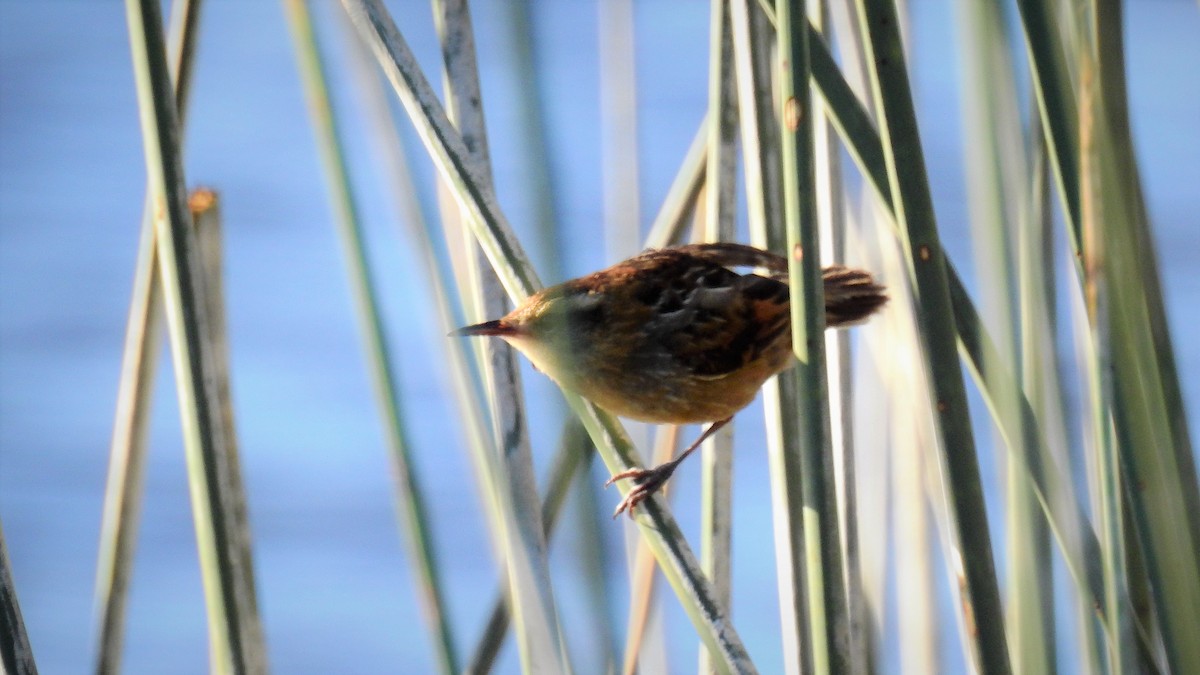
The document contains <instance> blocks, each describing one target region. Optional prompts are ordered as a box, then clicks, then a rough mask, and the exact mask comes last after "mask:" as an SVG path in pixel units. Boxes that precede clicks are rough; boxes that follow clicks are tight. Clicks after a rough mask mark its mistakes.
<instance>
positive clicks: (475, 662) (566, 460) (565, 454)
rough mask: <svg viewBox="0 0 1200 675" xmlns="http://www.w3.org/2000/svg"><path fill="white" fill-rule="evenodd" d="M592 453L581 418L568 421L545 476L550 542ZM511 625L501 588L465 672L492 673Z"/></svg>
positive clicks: (545, 512)
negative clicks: (574, 483)
mask: <svg viewBox="0 0 1200 675" xmlns="http://www.w3.org/2000/svg"><path fill="white" fill-rule="evenodd" d="M591 453H592V447H591V443H590V440H589V439H588V437H587V432H586V431H585V430H584V428H583V427H582V426H581V425H580V424H579V421H578V420H570V421H568V422H567V424H566V426H565V427H564V428H563V433H562V437H561V439H560V441H559V448H558V452H557V453H556V454H555V456H554V463H553V465H552V466H551V467H550V475H549V476H548V477H547V478H546V496H545V498H544V500H543V501H542V526H543V528H544V531H543V536H545V538H546V541H547V542H549V541H550V538H551V535H552V534H553V533H554V528H555V526H556V525H557V524H558V518H559V515H560V514H561V513H562V507H563V504H564V503H565V502H566V499H567V491H568V490H569V488H570V486H571V484H572V482H573V481H574V479H575V477H576V476H578V475H586V473H583V472H582V471H581V470H582V469H584V468H585V467H586V466H587V460H588V459H589V457H590V456H591ZM510 624H511V613H510V612H509V608H508V594H507V592H506V588H499V589H497V591H496V597H495V599H494V600H493V601H492V611H491V612H489V613H488V620H487V622H486V623H485V624H484V630H483V634H482V635H481V636H480V638H479V644H477V645H476V646H475V650H474V651H473V652H472V655H471V660H470V662H469V663H468V664H467V667H466V668H465V669H464V671H463V672H466V673H487V672H491V670H492V666H493V665H494V664H495V660H496V656H497V655H498V654H499V653H500V647H501V645H503V644H504V637H505V636H506V635H507V634H508V628H509V626H510Z"/></svg>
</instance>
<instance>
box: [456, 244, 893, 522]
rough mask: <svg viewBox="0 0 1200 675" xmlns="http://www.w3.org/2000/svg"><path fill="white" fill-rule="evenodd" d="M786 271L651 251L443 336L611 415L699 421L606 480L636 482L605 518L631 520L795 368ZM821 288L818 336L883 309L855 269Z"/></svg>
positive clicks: (750, 253) (770, 262)
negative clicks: (492, 350) (676, 449)
mask: <svg viewBox="0 0 1200 675" xmlns="http://www.w3.org/2000/svg"><path fill="white" fill-rule="evenodd" d="M735 268H761V269H763V270H765V271H766V274H765V275H760V274H757V273H754V272H747V273H744V274H742V273H739V272H737V271H735ZM787 269H788V261H787V260H786V259H785V258H783V257H782V256H779V255H776V254H774V253H771V252H769V251H765V250H762V249H758V248H755V247H752V246H747V245H744V244H736V243H731V242H722V243H706V244H689V245H685V246H677V247H671V248H662V249H650V250H647V251H644V252H642V253H641V254H639V255H637V256H634V257H632V258H629V259H628V260H624V261H622V262H619V263H617V264H615V265H613V266H612V267H608V268H606V269H603V270H600V271H598V272H595V273H593V274H590V275H587V276H583V277H579V278H577V279H572V280H570V281H566V282H563V283H561V284H557V285H555V286H550V287H547V288H545V289H543V290H541V291H539V292H538V293H535V294H533V295H531V296H529V297H528V298H527V299H526V300H525V301H524V302H522V303H520V305H519V306H518V307H516V308H515V309H513V310H512V311H511V312H509V313H508V314H507V315H505V316H504V317H501V318H499V319H493V320H491V321H485V322H483V323H478V324H474V325H470V326H466V327H464V328H460V329H458V330H456V331H453V332H452V333H450V335H451V336H492V337H499V338H501V339H503V340H504V341H505V342H507V343H509V344H510V345H512V346H513V347H515V348H516V349H517V350H518V351H520V352H521V353H522V354H524V355H525V356H526V357H527V358H528V359H529V360H530V361H531V362H532V364H533V366H534V367H535V368H536V369H537V370H539V371H540V372H542V373H544V374H546V375H547V376H549V377H550V378H551V379H552V380H554V381H555V382H557V383H558V384H559V385H560V386H561V387H564V388H566V389H570V390H572V391H575V392H577V393H579V394H580V395H582V396H583V397H584V398H587V399H589V400H590V401H592V402H593V403H595V404H596V405H598V406H599V407H601V408H603V409H604V410H607V411H608V412H610V413H613V414H615V415H619V416H622V417H627V418H630V419H634V420H639V421H643V422H651V423H656V424H705V423H707V424H708V427H707V428H706V429H705V430H704V431H703V432H702V433H701V434H700V437H699V438H698V439H696V442H694V443H692V444H691V445H690V446H689V447H688V448H687V449H686V450H684V451H683V452H682V453H679V454H678V455H677V456H675V457H674V458H673V459H671V460H670V461H668V462H665V463H663V464H660V465H658V466H656V467H653V468H650V469H643V468H632V469H629V470H627V471H623V472H620V473H618V474H616V475H614V476H612V477H611V478H610V479H609V480H608V482H607V483H606V484H605V487H608V486H609V485H612V484H613V483H615V482H616V481H620V480H626V479H632V480H633V481H634V482H635V486H634V488H633V489H632V490H630V492H629V493H628V494H627V495H626V497H625V499H624V500H623V501H621V502H620V503H619V504H618V505H617V508H616V510H615V511H614V512H613V517H614V518H616V517H617V516H619V515H620V514H621V513H622V512H628V514H629V516H630V517H633V515H634V510H635V509H636V508H637V507H638V505H639V504H641V503H642V502H643V501H644V500H645V499H646V498H648V497H649V496H650V495H651V494H653V493H654V492H655V491H656V490H658V489H659V488H660V487H662V486H663V485H664V484H665V483H666V482H667V480H668V479H670V477H671V476H672V474H673V473H674V472H675V469H676V468H677V467H678V466H679V464H680V462H682V461H683V460H684V459H685V458H687V456H688V455H690V454H691V453H692V452H693V451H694V450H695V449H696V448H697V447H699V446H700V444H701V443H703V442H704V440H705V439H707V438H708V437H709V436H711V435H713V434H714V433H716V432H717V431H718V430H719V429H721V428H722V427H723V426H725V425H726V424H728V423H729V422H730V420H732V419H733V416H734V415H735V414H736V413H737V412H738V411H739V410H741V409H742V408H744V407H746V406H747V405H749V404H750V402H751V401H753V400H754V397H755V396H756V395H757V393H758V390H759V388H761V387H762V385H763V383H764V382H765V381H766V380H767V379H768V378H770V377H771V376H773V375H776V374H778V373H780V372H782V371H784V370H786V369H788V368H789V367H791V366H792V365H793V364H794V363H795V358H794V356H793V352H792V336H791V310H790V307H789V298H790V291H789V287H788V284H787V276H786V275H787ZM822 279H823V282H824V283H823V286H824V296H825V324H826V326H827V327H830V328H835V327H844V326H850V325H854V324H857V323H860V322H862V321H865V320H866V319H867V318H868V317H870V316H871V315H872V314H874V313H875V312H876V311H878V310H879V309H880V308H881V307H883V306H884V305H885V304H886V303H887V300H888V297H887V294H886V289H885V288H884V287H883V286H881V285H879V284H877V283H876V282H875V279H874V277H873V276H872V275H871V273H870V272H867V271H865V270H861V269H854V268H849V267H843V266H840V265H833V266H829V267H825V268H824V269H823V270H822Z"/></svg>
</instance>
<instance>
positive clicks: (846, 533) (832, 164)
mask: <svg viewBox="0 0 1200 675" xmlns="http://www.w3.org/2000/svg"><path fill="white" fill-rule="evenodd" d="M828 5H829V3H828V2H825V1H824V0H821V1H818V2H812V3H809V4H808V18H809V28H810V32H809V36H810V37H809V39H810V40H812V39H813V37H812V36H813V34H814V33H813V32H812V29H814V28H815V29H818V30H820V31H821V32H822V34H823V35H825V36H828V35H829V34H830V32H831V31H830V26H829V24H830V17H829V16H828V15H829V6H828ZM810 51H811V50H810ZM810 73H811V66H810ZM811 100H812V109H813V114H812V116H811V120H812V125H813V130H812V133H813V160H814V162H813V181H814V195H815V197H816V201H817V203H816V209H815V210H816V218H817V227H818V230H819V233H820V234H819V237H818V238H819V240H820V245H821V261H822V262H823V263H842V262H845V260H846V234H847V233H846V222H845V221H846V209H847V205H848V203H847V202H846V201H845V199H844V197H845V195H844V194H843V186H842V163H841V149H840V147H839V146H838V142H837V132H836V131H834V128H833V125H832V124H831V123H830V122H829V113H828V112H827V111H826V105H825V102H824V100H822V99H821V98H820V97H813V98H812V99H811ZM850 346H851V342H850V332H849V331H845V330H839V331H833V332H829V331H826V333H825V358H826V373H827V375H828V378H829V401H830V404H829V420H830V445H831V447H832V451H833V452H832V455H831V456H830V457H831V464H832V466H833V470H834V476H835V478H836V483H835V485H836V497H837V514H838V531H839V534H840V537H841V539H840V541H839V546H840V550H841V554H842V560H843V561H844V562H843V565H842V574H843V577H844V579H843V584H844V587H845V592H846V612H847V619H846V626H847V627H846V630H847V638H846V639H847V645H848V652H849V659H850V660H849V663H848V668H849V671H848V672H851V673H861V674H863V675H865V673H866V672H867V669H868V662H869V660H870V659H869V657H870V649H869V648H868V647H867V646H868V645H869V644H870V640H869V638H868V636H867V630H866V629H867V623H866V622H867V619H866V606H865V604H864V598H863V594H862V578H861V573H860V563H859V555H860V554H859V545H858V509H857V502H858V497H857V488H856V485H857V479H856V470H855V461H854V457H855V449H854V448H855V445H854V416H853V410H854V406H853V402H854V391H853V382H854V380H853V377H852V375H851V362H852V360H853V354H852V353H851V349H850Z"/></svg>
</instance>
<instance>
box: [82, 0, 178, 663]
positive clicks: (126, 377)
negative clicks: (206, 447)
mask: <svg viewBox="0 0 1200 675" xmlns="http://www.w3.org/2000/svg"><path fill="white" fill-rule="evenodd" d="M200 6H201V3H200V2H199V0H177V1H176V2H175V3H173V4H172V6H171V20H170V32H169V35H168V38H167V53H168V60H169V67H170V69H171V81H172V82H174V85H175V106H176V108H177V110H178V111H179V117H180V120H179V124H180V126H181V133H182V126H183V124H184V121H185V117H186V115H185V113H186V110H187V99H188V92H189V90H190V87H189V86H188V84H189V83H190V82H191V72H192V63H194V59H193V58H192V56H193V54H194V53H195V44H196V34H197V30H196V27H197V25H198V24H199V18H200ZM151 200H152V193H151V190H150V185H149V179H147V186H146V199H145V204H144V206H143V207H142V221H141V222H142V229H141V236H140V240H139V242H138V254H137V263H136V267H135V270H134V281H133V294H132V298H131V300H130V304H129V318H128V320H127V322H126V328H125V346H124V351H123V352H122V356H121V382H120V385H119V388H118V390H117V410H116V415H115V418H116V419H115V421H114V422H113V436H112V442H111V445H110V451H109V465H108V479H107V481H106V483H105V488H104V493H105V494H104V513H103V516H102V517H101V522H102V525H101V528H100V553H99V556H98V560H97V563H96V591H95V602H96V611H97V615H98V617H97V621H98V632H99V636H98V639H97V654H96V670H97V671H98V672H118V671H119V670H120V667H121V650H122V645H123V643H124V633H125V605H126V601H127V600H128V597H129V580H130V577H131V575H132V573H133V552H134V549H135V547H136V544H137V530H138V517H139V512H140V511H141V499H142V487H143V481H144V477H145V458H146V434H147V429H148V427H149V420H150V407H151V402H152V400H153V393H154V374H155V372H156V371H157V369H158V355H159V348H160V344H161V339H162V312H163V305H162V282H161V279H160V278H159V276H158V256H157V252H156V246H155V239H154V221H153V217H152V214H153V212H152V210H151V204H152V201H151Z"/></svg>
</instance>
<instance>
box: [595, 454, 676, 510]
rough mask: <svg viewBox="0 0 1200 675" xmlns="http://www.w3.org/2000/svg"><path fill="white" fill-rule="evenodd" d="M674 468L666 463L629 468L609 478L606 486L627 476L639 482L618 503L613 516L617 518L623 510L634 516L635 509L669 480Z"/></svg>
mask: <svg viewBox="0 0 1200 675" xmlns="http://www.w3.org/2000/svg"><path fill="white" fill-rule="evenodd" d="M674 468H675V467H673V466H671V467H668V466H666V465H664V466H656V467H654V468H653V469H628V470H626V471H622V472H621V473H618V474H616V475H615V476H613V477H612V478H609V479H608V481H607V482H606V483H605V484H604V487H608V486H610V485H612V484H613V483H615V482H617V481H619V480H625V479H626V478H632V479H633V480H634V481H636V483H637V485H635V486H634V488H633V489H632V490H630V491H629V494H627V495H625V499H623V500H621V503H620V504H617V510H615V511H613V518H614V519H616V517H617V516H619V515H621V512H622V511H624V512H627V513H628V514H629V517H630V518H633V511H634V509H636V508H637V507H638V505H639V504H641V503H642V502H644V501H646V499H647V498H648V497H649V496H650V495H652V494H654V493H655V492H657V491H658V489H659V488H661V487H662V486H663V484H664V483H666V482H667V479H668V478H670V477H671V474H672V473H674Z"/></svg>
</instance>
